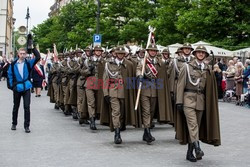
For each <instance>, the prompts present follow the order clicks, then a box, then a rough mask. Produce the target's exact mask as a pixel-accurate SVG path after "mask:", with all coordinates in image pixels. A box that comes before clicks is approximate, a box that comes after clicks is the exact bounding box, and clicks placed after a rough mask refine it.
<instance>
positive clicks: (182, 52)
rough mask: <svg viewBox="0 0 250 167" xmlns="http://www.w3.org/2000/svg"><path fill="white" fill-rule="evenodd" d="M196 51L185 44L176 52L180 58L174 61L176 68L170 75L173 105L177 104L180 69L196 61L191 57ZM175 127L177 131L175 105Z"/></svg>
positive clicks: (188, 44)
mask: <svg viewBox="0 0 250 167" xmlns="http://www.w3.org/2000/svg"><path fill="white" fill-rule="evenodd" d="M193 50H194V49H193V48H192V46H191V44H190V43H184V44H183V46H182V47H180V48H178V50H177V51H176V53H177V54H178V57H176V58H174V59H173V66H174V68H173V69H172V71H171V74H170V78H171V79H170V81H171V84H170V86H171V88H170V91H171V95H172V97H173V98H172V99H173V103H174V104H176V91H177V82H178V79H179V73H180V69H181V68H182V66H183V65H185V64H186V63H189V62H190V61H192V60H194V57H193V56H191V52H192V51H193ZM173 110H174V124H175V125H174V126H175V130H176V128H177V124H176V120H177V118H176V116H177V115H176V112H177V111H176V106H175V105H174V108H173Z"/></svg>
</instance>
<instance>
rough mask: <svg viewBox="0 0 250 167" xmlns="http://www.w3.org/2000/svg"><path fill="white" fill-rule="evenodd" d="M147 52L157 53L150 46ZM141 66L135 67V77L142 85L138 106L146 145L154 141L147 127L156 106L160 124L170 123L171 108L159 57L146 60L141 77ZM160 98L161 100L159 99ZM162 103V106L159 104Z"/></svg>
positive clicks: (165, 77) (163, 68)
mask: <svg viewBox="0 0 250 167" xmlns="http://www.w3.org/2000/svg"><path fill="white" fill-rule="evenodd" d="M148 50H153V51H158V49H157V47H156V46H152V45H150V46H149V47H148ZM142 67H143V64H141V63H139V65H138V66H137V71H136V76H137V77H139V80H140V82H141V83H142V89H141V94H140V106H141V110H142V111H141V112H142V122H143V125H144V128H145V129H144V135H143V140H145V141H147V142H148V143H150V142H152V141H154V140H155V138H154V137H152V135H151V133H150V130H149V127H150V125H151V123H152V119H153V117H154V115H155V111H156V106H157V105H158V107H159V112H158V115H159V116H158V119H159V121H160V122H161V121H162V122H171V121H172V119H173V118H172V107H171V99H170V92H169V87H168V86H169V85H166V84H164V83H168V78H167V76H166V75H165V71H166V68H165V66H163V62H162V61H161V59H160V58H159V57H157V56H156V57H149V58H147V60H146V65H145V72H144V74H143V75H142V74H141V72H142ZM159 97H161V98H159ZM161 103H163V104H161Z"/></svg>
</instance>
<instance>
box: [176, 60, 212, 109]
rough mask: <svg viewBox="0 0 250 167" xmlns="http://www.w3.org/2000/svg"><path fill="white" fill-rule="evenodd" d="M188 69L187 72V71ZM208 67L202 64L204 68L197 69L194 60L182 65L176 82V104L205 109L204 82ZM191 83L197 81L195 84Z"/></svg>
mask: <svg viewBox="0 0 250 167" xmlns="http://www.w3.org/2000/svg"><path fill="white" fill-rule="evenodd" d="M188 70H189V72H188ZM208 70H209V67H208V66H207V65H205V64H204V69H203V70H201V69H199V66H198V64H197V62H196V61H195V60H194V61H192V62H191V63H189V64H186V65H184V66H183V67H182V69H181V71H180V75H179V80H178V84H177V99H176V104H183V106H185V107H189V108H193V109H196V110H200V111H203V110H204V109H205V94H204V92H205V84H206V74H207V71H208ZM189 76H190V77H189ZM190 80H191V82H192V83H196V82H198V80H199V81H200V82H198V84H197V85H193V84H192V83H191V82H190Z"/></svg>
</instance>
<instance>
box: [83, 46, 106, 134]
mask: <svg viewBox="0 0 250 167" xmlns="http://www.w3.org/2000/svg"><path fill="white" fill-rule="evenodd" d="M102 52H103V49H102V48H101V46H100V45H97V46H95V47H94V55H93V56H91V57H90V58H88V59H86V60H85V65H86V67H87V68H88V70H87V71H86V73H84V75H85V76H86V82H85V84H84V87H85V91H86V97H87V106H88V113H89V117H90V129H91V130H97V128H96V125H95V120H96V118H97V117H98V116H99V115H100V108H101V102H102V100H103V91H102V84H100V80H102V79H103V72H104V67H105V60H104V59H103V58H102V56H101V55H102Z"/></svg>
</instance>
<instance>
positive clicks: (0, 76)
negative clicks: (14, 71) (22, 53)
mask: <svg viewBox="0 0 250 167" xmlns="http://www.w3.org/2000/svg"><path fill="white" fill-rule="evenodd" d="M3 66H4V62H3V57H2V56H0V81H1V80H2V74H3Z"/></svg>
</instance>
